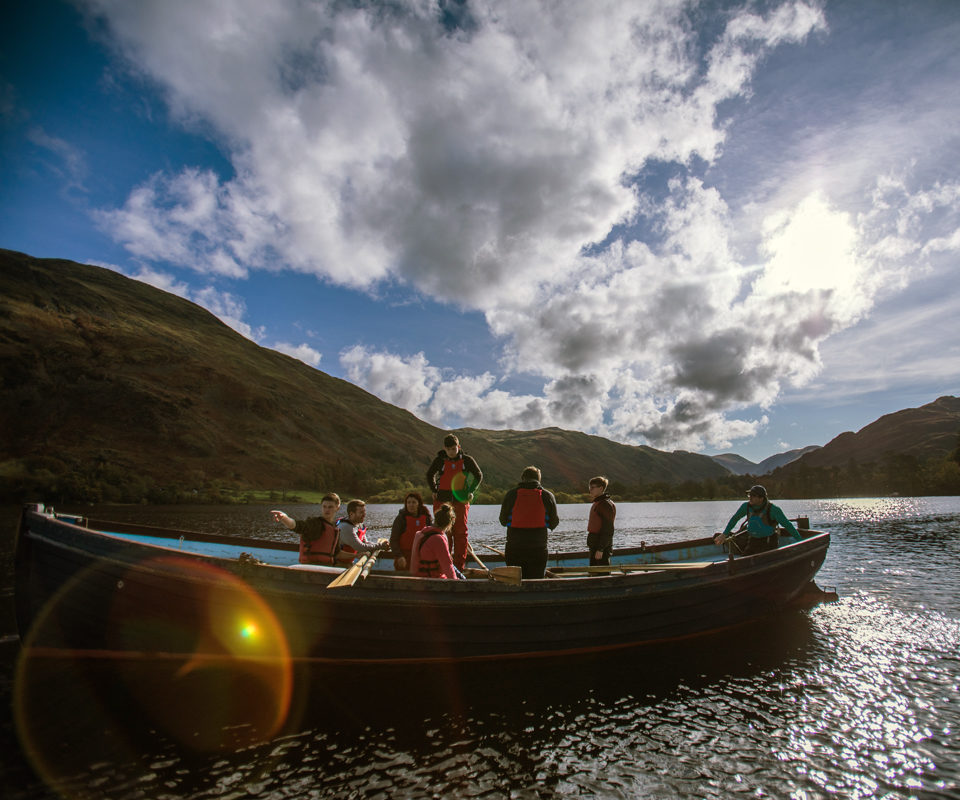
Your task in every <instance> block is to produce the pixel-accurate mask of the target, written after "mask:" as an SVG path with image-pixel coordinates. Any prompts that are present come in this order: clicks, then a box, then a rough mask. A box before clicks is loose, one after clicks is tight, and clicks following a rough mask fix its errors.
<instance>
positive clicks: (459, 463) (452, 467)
mask: <svg viewBox="0 0 960 800" xmlns="http://www.w3.org/2000/svg"><path fill="white" fill-rule="evenodd" d="M457 475H463V453H460V455H458V456H457V457H456V458H452V459H451V458H445V459H443V467H441V468H440V480H439V481H438V483H437V488H438V489H447V490H450V489H460V488H461V487H462V486H463V480H464V478H465V477H466V476H464V477H463V478H461V479H460V480H457V481H456V484H454V481H455V480H456V476H457Z"/></svg>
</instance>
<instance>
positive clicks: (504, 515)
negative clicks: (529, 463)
mask: <svg viewBox="0 0 960 800" xmlns="http://www.w3.org/2000/svg"><path fill="white" fill-rule="evenodd" d="M500 524H501V525H504V526H506V528H507V547H506V550H505V552H504V555H505V556H506V562H507V566H511V567H520V568H521V569H522V570H523V579H524V580H528V579H529V578H542V577H543V574H544V571H545V570H546V568H547V529H548V528H549V529H550V530H551V531H552V530H553V529H554V528H556V527H557V525H559V524H560V517H558V516H557V500H556V498H555V497H554V496H553V494H552V493H551V492H548V491H547V490H546V489H544V488H543V486H541V485H540V470H539V469H537V468H536V467H527V468H526V469H525V470H524V471H523V474H522V475H521V476H520V483H519V484H517V485H516V486H515V487H514V488H513V489H511V490H510V491H509V492H507V494H506V495H505V496H504V498H503V503H502V504H501V505H500Z"/></svg>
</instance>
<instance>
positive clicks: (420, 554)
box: [410, 503, 463, 580]
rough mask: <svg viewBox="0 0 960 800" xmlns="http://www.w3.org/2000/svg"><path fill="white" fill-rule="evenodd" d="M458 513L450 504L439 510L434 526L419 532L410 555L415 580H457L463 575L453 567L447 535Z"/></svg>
mask: <svg viewBox="0 0 960 800" xmlns="http://www.w3.org/2000/svg"><path fill="white" fill-rule="evenodd" d="M455 519H456V511H454V508H453V506H452V505H451V504H450V503H443V504H442V505H441V506H440V508H438V509H437V513H436V518H435V519H434V523H433V525H428V526H427V527H426V528H424V529H423V530H420V531H417V533H416V535H415V536H414V537H413V549H412V551H411V553H410V574H411V575H413V576H414V577H415V578H447V579H449V580H457V579H459V578H462V577H463V575H462V574H461V573H460V571H459V570H458V569H457V568H456V567H455V566H454V565H453V557H452V556H451V555H450V543H449V541H448V540H447V535H448V534H449V532H450V529H451V528H452V527H453V523H454V520H455Z"/></svg>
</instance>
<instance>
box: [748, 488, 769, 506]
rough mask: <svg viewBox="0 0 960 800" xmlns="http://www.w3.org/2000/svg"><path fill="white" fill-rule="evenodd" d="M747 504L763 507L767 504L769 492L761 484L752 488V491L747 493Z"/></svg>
mask: <svg viewBox="0 0 960 800" xmlns="http://www.w3.org/2000/svg"><path fill="white" fill-rule="evenodd" d="M747 502H749V503H750V505H752V506H762V505H763V504H764V503H766V502H767V490H766V489H764V488H763V487H762V486H760V484H757V485H756V486H751V487H750V491H749V492H747Z"/></svg>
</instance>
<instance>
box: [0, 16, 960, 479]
mask: <svg viewBox="0 0 960 800" xmlns="http://www.w3.org/2000/svg"><path fill="white" fill-rule="evenodd" d="M10 6H12V7H10ZM10 6H8V8H7V10H6V11H5V16H4V25H3V26H2V29H0V148H2V149H0V247H3V248H7V249H12V250H19V251H23V252H26V253H29V254H30V255H33V256H37V257H50V258H66V259H71V260H74V261H80V262H84V263H90V264H98V265H101V266H105V267H109V268H110V269H114V270H116V271H118V272H121V273H123V274H125V275H128V276H130V277H133V278H137V279H139V280H142V281H145V282H147V283H150V284H152V285H154V286H157V287H159V288H162V289H164V290H166V291H170V292H173V293H175V294H177V295H180V296H182V297H184V298H187V299H189V300H191V301H193V302H195V303H198V304H199V305H201V306H204V307H205V308H207V309H209V310H210V311H211V312H213V313H214V314H216V315H217V316H218V317H219V318H220V319H222V320H223V321H224V322H225V323H226V324H228V325H230V326H231V327H233V328H234V329H235V330H237V331H239V332H240V333H242V334H243V335H244V336H247V337H248V338H250V339H251V340H252V341H254V342H256V343H257V344H260V345H262V346H264V347H268V348H272V349H275V350H279V351H281V352H284V353H287V354H289V355H292V356H295V357H296V358H299V359H300V360H302V361H304V362H305V363H307V364H309V365H311V366H313V367H315V368H317V369H320V370H323V371H324V372H326V373H328V374H331V375H335V376H337V377H341V378H344V379H346V380H349V381H350V382H352V383H355V384H356V385H358V386H361V387H363V388H365V389H367V390H368V391H370V392H372V393H373V394H375V395H377V396H379V397H381V398H382V399H384V400H386V401H387V402H390V403H392V404H394V405H397V406H401V407H403V408H406V409H409V410H410V411H412V412H413V413H414V414H416V415H417V416H418V417H420V418H421V419H423V420H426V421H428V422H430V423H432V424H434V425H437V426H439V427H443V428H457V427H477V428H490V429H502V428H512V429H535V428H542V427H548V426H557V427H561V428H565V429H569V430H580V431H585V432H587V433H593V434H597V435H600V436H604V437H606V438H609V439H612V440H615V441H618V442H623V443H627V444H646V445H650V446H652V447H656V448H658V449H661V450H677V449H682V450H689V451H694V452H701V453H706V454H717V453H727V452H735V453H738V454H740V455H741V456H743V457H745V458H747V459H749V460H751V461H755V462H759V461H760V460H762V459H764V458H766V457H768V456H770V455H772V454H774V453H779V452H782V451H785V450H789V449H793V448H800V447H804V446H807V445H822V444H825V443H826V442H828V441H829V440H831V439H832V438H834V437H835V436H837V435H838V434H840V433H841V432H843V431H847V430H858V429H860V428H862V427H863V426H865V425H867V424H869V423H870V422H872V421H873V420H875V419H876V418H878V417H879V416H881V415H883V414H886V413H890V412H894V411H898V410H900V409H903V408H910V407H915V406H918V405H923V404H925V403H928V402H931V401H933V400H934V399H936V398H937V397H939V396H942V395H947V394H953V395H956V394H958V393H960V336H958V334H960V322H958V320H960V292H958V290H957V285H958V280H957V279H958V276H960V167H958V165H960V47H958V46H957V42H960V2H958V0H912V2H910V3H902V2H893V0H871V1H870V2H868V1H867V0H848V1H847V2H831V1H829V0H827V1H826V2H818V1H815V0H786V1H784V2H778V1H776V0H775V1H773V2H749V0H748V1H747V2H737V3H729V2H688V1H683V2H681V0H592V1H591V2H589V3H585V2H581V1H580V0H550V1H549V2H547V0H542V1H541V2H537V1H535V0H502V1H498V0H484V1H482V2H481V1H480V0H459V1H458V0H440V1H438V0H392V1H391V2H363V1H362V0H338V1H337V2H324V1H323V0H277V1H276V2H270V3H264V2H262V0H139V1H138V2H135V3H131V2H127V1H126V0H77V2H74V3H67V2H61V1H59V0H32V2H30V3H17V4H10Z"/></svg>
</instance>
